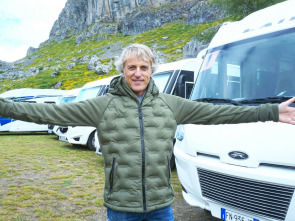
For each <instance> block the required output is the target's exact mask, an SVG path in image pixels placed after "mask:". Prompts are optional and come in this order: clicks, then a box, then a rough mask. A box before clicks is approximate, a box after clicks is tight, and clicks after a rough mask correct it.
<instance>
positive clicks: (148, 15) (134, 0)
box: [49, 0, 224, 41]
mask: <svg viewBox="0 0 295 221" xmlns="http://www.w3.org/2000/svg"><path fill="white" fill-rule="evenodd" d="M223 16H224V14H223V13H221V12H220V11H219V10H217V9H214V8H211V7H208V1H207V0H174V1H173V0H68V1H67V3H66V5H65V8H64V9H63V10H62V12H61V13H60V15H59V18H58V20H57V21H56V22H55V23H54V25H53V27H52V30H51V32H50V36H49V38H50V40H55V41H60V40H63V39H65V38H67V37H70V36H72V35H75V34H78V33H81V32H82V31H84V30H86V29H87V28H89V26H90V25H93V26H94V27H93V28H92V30H94V29H95V27H96V26H97V24H98V23H99V24H101V23H103V24H105V25H108V26H107V27H109V26H110V23H111V24H112V25H113V26H112V29H111V32H112V33H114V31H115V30H116V29H117V30H118V31H120V32H121V33H123V34H126V35H134V34H138V33H142V32H145V31H148V30H151V29H153V28H156V27H159V26H161V25H163V24H166V23H169V22H174V21H178V20H179V21H180V20H181V21H182V22H184V23H186V24H190V25H192V24H198V23H208V22H210V21H213V20H217V19H219V18H221V17H223ZM114 26H115V27H114ZM97 30H101V25H99V26H98V28H97ZM109 31H110V30H109V29H108V28H105V32H106V33H108V32H109ZM94 32H95V33H96V32H97V31H96V30H94Z"/></svg>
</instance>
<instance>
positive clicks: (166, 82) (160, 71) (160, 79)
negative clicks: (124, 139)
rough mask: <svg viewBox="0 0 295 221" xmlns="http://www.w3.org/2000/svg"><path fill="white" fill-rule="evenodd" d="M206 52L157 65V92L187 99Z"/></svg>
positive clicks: (172, 163)
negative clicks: (195, 56)
mask: <svg viewBox="0 0 295 221" xmlns="http://www.w3.org/2000/svg"><path fill="white" fill-rule="evenodd" d="M205 53H206V50H203V51H201V52H200V53H199V55H198V57H197V58H190V59H184V60H180V61H176V62H171V63H165V64H161V65H159V67H158V68H157V70H156V72H155V73H154V74H153V76H152V79H153V80H154V81H155V84H156V85H157V87H158V88H159V91H160V92H162V93H166V94H172V95H176V96H180V97H183V98H189V95H190V93H191V90H192V88H193V85H194V80H195V77H196V75H197V73H198V71H199V69H200V66H201V63H202V60H203V56H204V55H205ZM95 144H96V147H97V149H96V153H97V154H99V155H101V151H100V148H99V147H100V145H99V142H98V139H97V136H95ZM170 165H171V168H173V167H175V160H174V155H173V156H172V159H171V163H170Z"/></svg>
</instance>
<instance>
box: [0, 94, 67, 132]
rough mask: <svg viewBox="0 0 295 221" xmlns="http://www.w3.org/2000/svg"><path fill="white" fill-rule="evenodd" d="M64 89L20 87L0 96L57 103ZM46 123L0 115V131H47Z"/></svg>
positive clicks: (18, 100) (16, 100)
mask: <svg viewBox="0 0 295 221" xmlns="http://www.w3.org/2000/svg"><path fill="white" fill-rule="evenodd" d="M65 93H66V91H65V90H58V89H33V88H22V89H15V90H10V91H7V92H4V93H2V94H0V97H3V98H5V99H8V100H11V101H13V102H30V103H59V102H60V99H61V98H62V96H63V95H64V94H65ZM47 127H48V126H47V125H45V124H35V123H31V122H25V121H21V120H14V119H10V118H3V117H0V131H2V132H3V131H8V132H36V131H47Z"/></svg>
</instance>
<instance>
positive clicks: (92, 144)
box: [87, 131, 96, 151]
mask: <svg viewBox="0 0 295 221" xmlns="http://www.w3.org/2000/svg"><path fill="white" fill-rule="evenodd" d="M94 135H95V131H93V132H92V133H91V134H90V135H89V138H88V141H87V147H88V149H89V150H91V151H96V146H95V139H94Z"/></svg>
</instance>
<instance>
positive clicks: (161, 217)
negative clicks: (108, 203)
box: [107, 206, 174, 221]
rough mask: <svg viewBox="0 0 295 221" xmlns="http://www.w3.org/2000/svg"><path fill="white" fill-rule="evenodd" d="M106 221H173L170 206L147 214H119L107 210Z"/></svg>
mask: <svg viewBox="0 0 295 221" xmlns="http://www.w3.org/2000/svg"><path fill="white" fill-rule="evenodd" d="M107 214H108V221H174V217H173V211H172V206H168V207H165V208H162V209H157V210H153V211H151V212H148V213H130V212H119V211H115V210H112V209H109V208H107Z"/></svg>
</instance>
